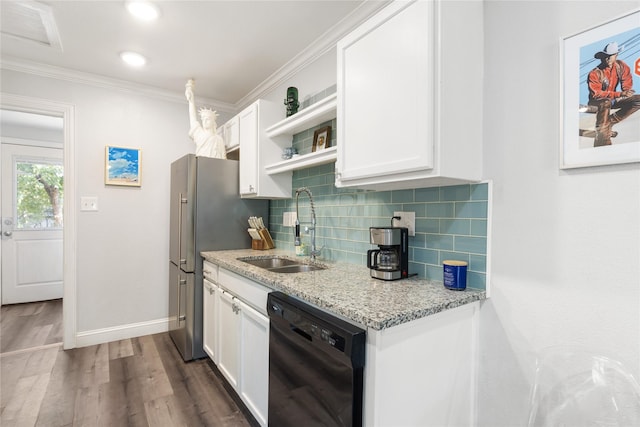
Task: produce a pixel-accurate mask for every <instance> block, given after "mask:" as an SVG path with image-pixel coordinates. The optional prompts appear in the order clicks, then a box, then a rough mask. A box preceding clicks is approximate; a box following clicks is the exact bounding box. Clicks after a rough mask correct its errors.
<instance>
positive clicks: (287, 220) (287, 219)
mask: <svg viewBox="0 0 640 427" xmlns="http://www.w3.org/2000/svg"><path fill="white" fill-rule="evenodd" d="M297 217H298V216H297V215H296V213H295V212H284V213H283V214H282V225H283V226H284V227H293V226H294V225H296V218H297Z"/></svg>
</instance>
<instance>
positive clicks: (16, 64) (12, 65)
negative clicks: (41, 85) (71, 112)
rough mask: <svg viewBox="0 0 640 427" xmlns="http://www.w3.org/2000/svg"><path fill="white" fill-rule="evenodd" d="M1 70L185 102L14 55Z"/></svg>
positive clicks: (227, 108)
mask: <svg viewBox="0 0 640 427" xmlns="http://www.w3.org/2000/svg"><path fill="white" fill-rule="evenodd" d="M0 68H1V69H3V70H11V71H17V72H20V73H25V74H33V75H37V76H40V77H46V78H52V79H57V80H62V81H68V82H71V83H80V84H85V85H89V86H94V87H99V88H102V89H108V90H119V91H121V92H126V93H134V94H136V95H144V96H147V97H150V98H157V99H162V100H164V101H170V102H179V103H182V104H184V103H185V98H184V94H183V93H177V92H172V91H170V90H166V89H161V88H157V87H154V86H148V85H143V84H140V83H133V82H129V81H126V80H120V79H114V78H110V77H105V76H100V75H97V74H91V73H85V72H82V71H76V70H70V69H68V68H62V67H56V66H53V65H46V64H42V63H38V62H33V61H27V60H24V59H20V58H15V57H11V56H3V57H2V61H0ZM198 102H199V103H201V104H203V106H206V107H210V108H212V109H214V110H216V111H218V112H225V113H231V114H235V113H236V111H237V108H236V105H234V104H230V103H227V102H222V101H217V100H215V99H210V98H199V100H198Z"/></svg>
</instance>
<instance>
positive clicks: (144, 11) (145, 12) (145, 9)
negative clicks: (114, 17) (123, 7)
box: [127, 1, 160, 21]
mask: <svg viewBox="0 0 640 427" xmlns="http://www.w3.org/2000/svg"><path fill="white" fill-rule="evenodd" d="M127 9H128V10H129V12H130V13H131V14H132V15H133V16H135V17H136V18H138V19H142V20H143V21H153V20H154V19H157V18H158V16H160V9H158V7H157V6H156V5H155V4H153V3H151V2H148V1H128V2H127Z"/></svg>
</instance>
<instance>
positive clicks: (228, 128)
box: [224, 116, 240, 151]
mask: <svg viewBox="0 0 640 427" xmlns="http://www.w3.org/2000/svg"><path fill="white" fill-rule="evenodd" d="M224 145H225V147H226V148H227V151H230V150H234V149H236V148H238V146H239V145H240V118H239V117H238V116H235V117H233V118H232V119H231V120H229V121H228V122H227V123H225V125H224Z"/></svg>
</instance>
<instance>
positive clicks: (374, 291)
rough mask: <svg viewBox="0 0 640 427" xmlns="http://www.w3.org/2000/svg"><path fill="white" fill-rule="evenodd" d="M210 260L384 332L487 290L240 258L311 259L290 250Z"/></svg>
mask: <svg viewBox="0 0 640 427" xmlns="http://www.w3.org/2000/svg"><path fill="white" fill-rule="evenodd" d="M201 255H202V257H203V258H204V259H205V260H207V261H209V262H212V263H214V264H217V265H219V266H220V267H224V268H226V269H228V270H231V271H233V272H235V273H238V274H240V275H242V276H245V277H247V278H249V279H252V280H255V281H257V282H259V283H261V284H263V285H265V286H267V287H269V288H271V289H273V290H277V291H281V292H284V293H286V294H289V295H292V296H295V297H298V298H300V299H302V300H304V301H307V302H309V303H311V304H314V305H316V306H318V307H321V308H323V309H326V310H328V311H330V312H333V313H335V314H338V315H341V316H343V317H345V318H347V319H350V320H352V321H353V322H356V323H358V324H361V325H364V326H367V327H370V328H373V329H376V330H382V329H386V328H390V327H393V326H397V325H400V324H402V323H406V322H410V321H412V320H416V319H419V318H422V317H425V316H429V315H432V314H435V313H438V312H441V311H444V310H448V309H451V308H455V307H458V306H461V305H463V304H467V303H470V302H473V301H478V300H483V299H485V297H486V296H485V291H483V290H477V289H471V288H467V289H466V290H464V291H451V290H448V289H446V288H445V287H444V286H443V285H442V282H439V281H432V280H425V279H419V278H417V277H413V278H408V279H403V280H395V281H384V280H378V279H373V278H371V277H370V276H369V269H368V268H367V267H366V266H364V265H362V266H361V265H355V264H347V263H333V262H324V261H319V262H316V264H321V265H323V266H326V267H327V268H326V269H324V270H316V271H309V272H304V273H293V274H284V273H274V272H271V271H268V270H265V269H263V268H260V267H255V266H253V265H251V264H248V263H246V262H243V261H239V260H238V258H246V257H250V258H264V257H269V256H273V255H277V256H279V257H285V258H290V259H294V260H296V261H300V262H305V263H311V261H310V260H309V257H296V256H295V255H294V254H292V253H291V252H288V251H283V250H279V249H272V250H267V251H255V250H251V249H240V250H225V251H210V252H202V253H201Z"/></svg>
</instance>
